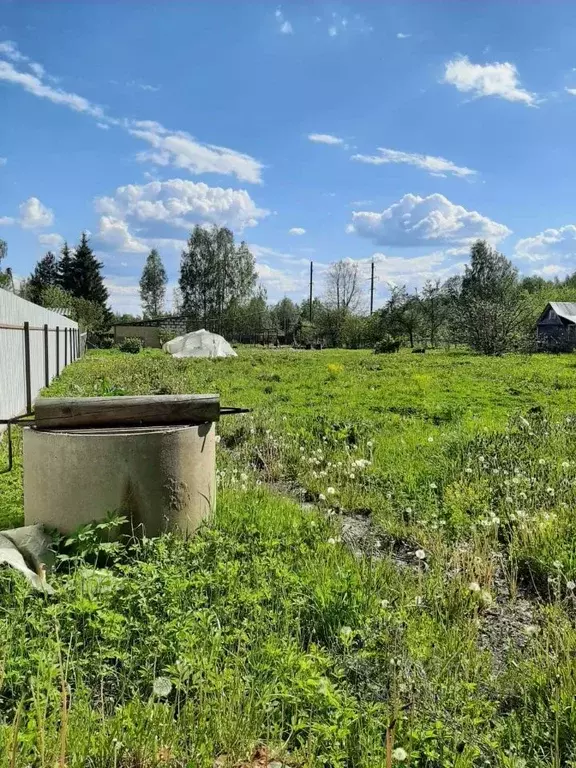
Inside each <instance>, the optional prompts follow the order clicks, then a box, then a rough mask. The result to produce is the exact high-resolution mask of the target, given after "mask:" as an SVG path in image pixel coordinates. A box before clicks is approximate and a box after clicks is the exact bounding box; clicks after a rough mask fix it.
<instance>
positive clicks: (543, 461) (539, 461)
mask: <svg viewBox="0 0 576 768" xmlns="http://www.w3.org/2000/svg"><path fill="white" fill-rule="evenodd" d="M538 464H540V466H542V465H543V464H546V459H538Z"/></svg>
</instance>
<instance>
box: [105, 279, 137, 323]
mask: <svg viewBox="0 0 576 768" xmlns="http://www.w3.org/2000/svg"><path fill="white" fill-rule="evenodd" d="M133 279H134V278H130V277H128V278H122V277H105V278H104V285H105V286H106V288H107V289H108V295H109V300H110V304H111V306H112V309H113V310H114V311H115V312H120V313H127V314H131V315H140V314H141V313H142V304H141V301H140V288H139V286H138V284H137V283H134V282H133Z"/></svg>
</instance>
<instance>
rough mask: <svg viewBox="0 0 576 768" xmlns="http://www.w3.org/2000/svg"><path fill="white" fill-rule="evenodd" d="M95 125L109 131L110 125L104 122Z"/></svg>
mask: <svg viewBox="0 0 576 768" xmlns="http://www.w3.org/2000/svg"><path fill="white" fill-rule="evenodd" d="M96 126H97V127H98V128H100V129H101V130H102V131H109V130H110V126H109V125H107V124H106V123H96Z"/></svg>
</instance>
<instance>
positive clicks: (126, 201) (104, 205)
mask: <svg viewBox="0 0 576 768" xmlns="http://www.w3.org/2000/svg"><path fill="white" fill-rule="evenodd" d="M95 205H96V210H97V211H98V212H99V213H102V214H105V215H108V216H112V217H115V218H117V219H124V218H126V217H127V218H133V219H136V220H138V221H140V222H151V221H156V222H164V223H166V224H170V225H173V226H176V227H183V228H184V229H190V228H191V227H192V226H193V225H194V224H196V223H200V224H205V223H211V224H218V225H221V226H229V227H231V228H233V229H237V230H242V229H245V228H246V227H254V226H256V225H257V224H258V221H259V220H260V219H262V218H264V217H265V216H267V215H268V211H266V210H264V209H263V208H258V206H257V205H256V204H255V203H254V201H253V200H252V198H251V197H250V195H249V194H248V192H246V190H244V189H224V188H222V187H209V186H208V185H207V184H204V183H203V182H193V181H187V180H185V179H170V180H169V181H151V182H149V183H148V184H129V185H127V186H124V187H118V188H117V190H116V192H115V194H114V196H113V197H101V198H98V199H97V200H96V201H95Z"/></svg>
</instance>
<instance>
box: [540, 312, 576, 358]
mask: <svg viewBox="0 0 576 768" xmlns="http://www.w3.org/2000/svg"><path fill="white" fill-rule="evenodd" d="M538 346H539V347H540V348H541V349H543V350H546V351H549V352H573V351H574V350H575V349H576V302H571V301H551V302H549V303H548V304H547V305H546V309H545V310H544V312H542V314H541V315H540V318H539V320H538Z"/></svg>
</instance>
